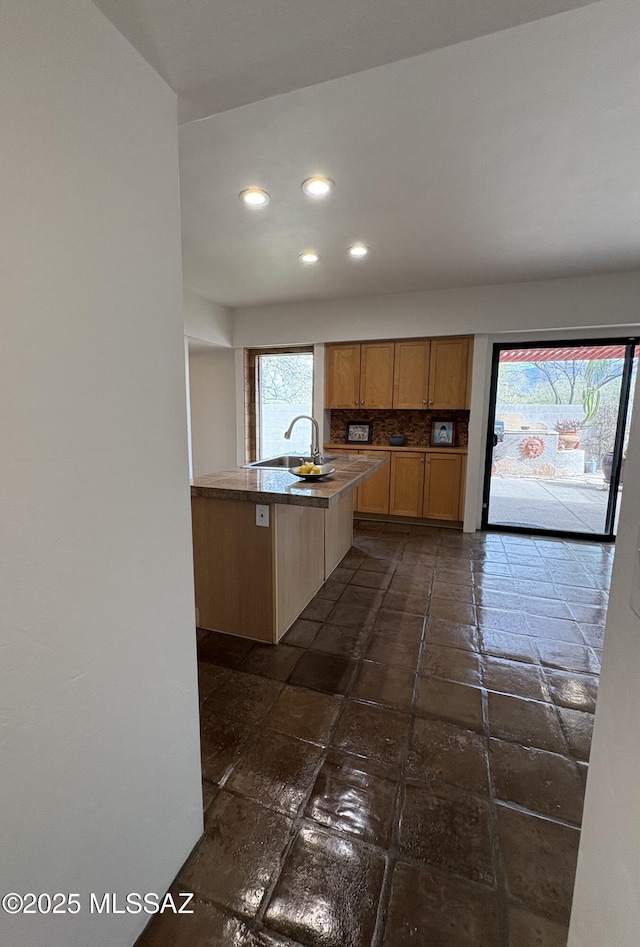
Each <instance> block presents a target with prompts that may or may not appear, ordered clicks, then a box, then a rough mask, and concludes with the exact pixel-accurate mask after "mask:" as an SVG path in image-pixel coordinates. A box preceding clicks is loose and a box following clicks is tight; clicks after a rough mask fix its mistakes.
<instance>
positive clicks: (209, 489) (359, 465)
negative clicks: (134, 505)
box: [191, 455, 386, 509]
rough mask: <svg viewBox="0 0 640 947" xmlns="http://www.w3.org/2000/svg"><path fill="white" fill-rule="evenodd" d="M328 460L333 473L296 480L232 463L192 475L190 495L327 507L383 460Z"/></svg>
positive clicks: (285, 473)
mask: <svg viewBox="0 0 640 947" xmlns="http://www.w3.org/2000/svg"><path fill="white" fill-rule="evenodd" d="M330 463H331V465H332V466H333V467H335V473H332V474H330V476H328V477H326V478H325V479H324V480H320V481H318V483H312V482H309V481H306V480H298V478H297V477H295V476H294V475H293V474H292V473H289V471H288V470H264V469H261V468H259V467H233V468H232V469H231V470H221V471H220V472H219V473H213V474H205V475H204V476H202V477H196V478H195V479H194V480H193V482H192V484H191V496H192V497H198V496H200V497H208V498H210V499H219V500H247V501H248V502H251V503H284V504H290V505H292V506H315V507H321V508H324V509H328V508H329V507H332V506H334V505H335V504H336V503H337V502H338V500H340V498H341V497H343V496H344V494H345V493H347V492H348V491H349V490H353V489H355V487H357V486H358V484H360V483H362V481H363V480H366V479H367V477H370V476H371V475H372V474H374V473H375V472H376V470H379V469H380V468H381V467H383V466H384V464H385V463H386V460H374V459H373V458H372V457H359V456H357V455H350V456H345V457H336V459H335V460H332V461H330Z"/></svg>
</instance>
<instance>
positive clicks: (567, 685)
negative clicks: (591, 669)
mask: <svg viewBox="0 0 640 947" xmlns="http://www.w3.org/2000/svg"><path fill="white" fill-rule="evenodd" d="M544 676H545V678H546V681H547V686H548V688H549V694H550V696H551V700H552V701H553V702H554V704H557V705H558V706H559V707H568V708H570V709H571V710H584V711H586V712H587V713H590V714H592V713H595V710H596V699H597V697H598V678H597V677H596V676H595V675H594V674H579V673H578V672H577V671H557V670H555V669H553V668H545V671H544Z"/></svg>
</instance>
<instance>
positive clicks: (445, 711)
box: [415, 677, 484, 733]
mask: <svg viewBox="0 0 640 947" xmlns="http://www.w3.org/2000/svg"><path fill="white" fill-rule="evenodd" d="M415 712H416V714H418V716H420V717H434V718H436V719H440V720H444V721H446V722H448V723H453V724H456V725H457V726H460V727H464V728H465V729H466V730H475V731H476V732H478V733H483V732H484V722H483V716H482V693H481V691H480V690H479V688H477V687H468V686H467V685H466V684H456V683H454V682H453V681H443V680H440V678H437V677H421V678H420V680H419V682H418V696H417V699H416V705H415Z"/></svg>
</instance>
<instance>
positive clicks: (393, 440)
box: [387, 434, 407, 447]
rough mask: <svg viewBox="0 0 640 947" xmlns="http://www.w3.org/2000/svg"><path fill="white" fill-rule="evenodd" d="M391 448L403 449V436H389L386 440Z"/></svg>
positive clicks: (404, 438) (405, 441)
mask: <svg viewBox="0 0 640 947" xmlns="http://www.w3.org/2000/svg"><path fill="white" fill-rule="evenodd" d="M387 441H388V442H389V444H390V446H391V447H403V446H404V445H405V444H406V443H407V439H406V437H405V436H404V434H397V435H395V436H393V435H391V436H389V437H388V438H387Z"/></svg>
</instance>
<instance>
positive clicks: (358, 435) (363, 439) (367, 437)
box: [347, 421, 373, 444]
mask: <svg viewBox="0 0 640 947" xmlns="http://www.w3.org/2000/svg"><path fill="white" fill-rule="evenodd" d="M372 443H373V421H347V444H372Z"/></svg>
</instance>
